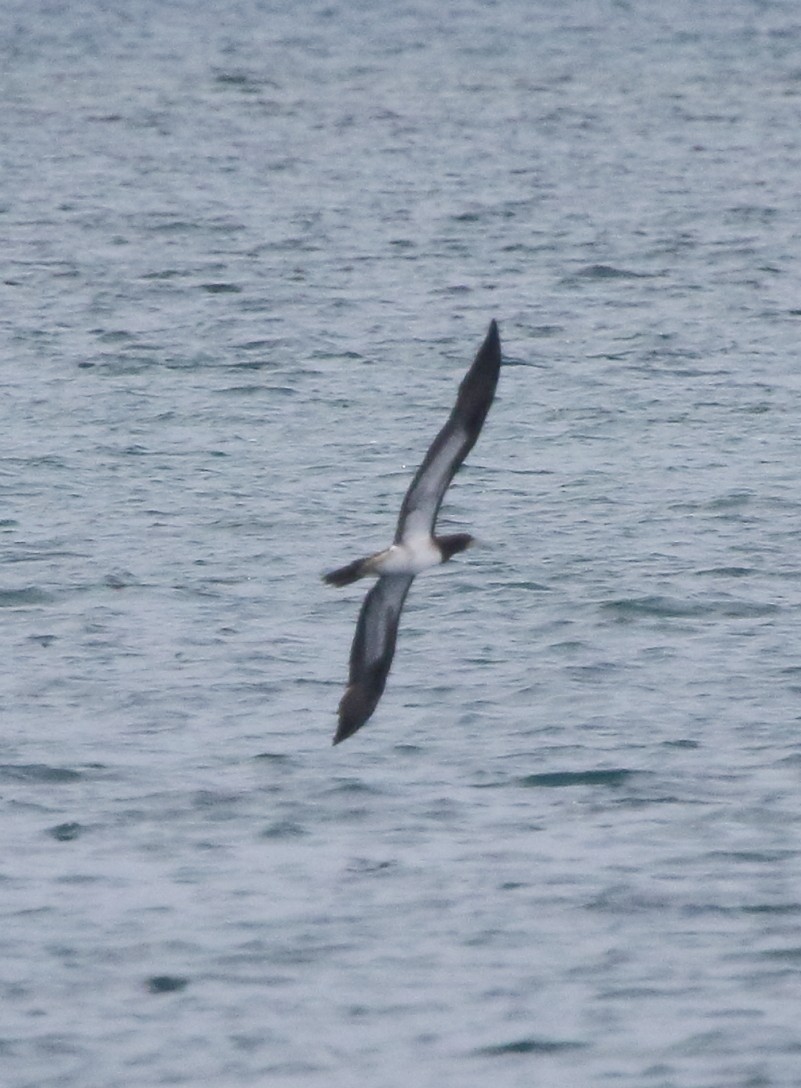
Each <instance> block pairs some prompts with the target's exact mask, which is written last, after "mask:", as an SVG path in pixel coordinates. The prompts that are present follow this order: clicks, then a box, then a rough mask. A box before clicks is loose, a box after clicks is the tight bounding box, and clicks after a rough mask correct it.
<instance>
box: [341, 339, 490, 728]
mask: <svg viewBox="0 0 801 1088" xmlns="http://www.w3.org/2000/svg"><path fill="white" fill-rule="evenodd" d="M500 368H501V338H500V335H499V333H498V326H497V324H496V322H495V321H492V322H490V327H489V331H488V332H487V335H486V338H485V340H484V343H483V344H482V345H481V347H480V348H479V350H478V354H477V355H476V357H475V359H474V361H473V363H472V365H471V367H470V369H469V370H468V372H467V374H466V375H465V377H464V379H463V380H462V384H461V385H460V386H459V392H458V394H457V396H456V404H455V405H454V407H453V411H452V412H451V414H450V416H449V417H448V421H447V423H446V424H445V426H444V427H443V428H442V430H441V431H440V432H439V434H438V435H437V437H436V438H435V439H434V441H433V442H432V443H431V446H430V448H429V450H428V453H427V454H426V455H425V457H424V458H423V463H422V464H421V465H420V468H419V469H418V470H417V472H416V473H415V477H414V479H413V480H412V482H411V484H410V485H409V490H408V491H407V492H406V495H405V497H404V500H403V504H402V506H401V511H400V516H399V518H398V527H397V529H396V530H395V540H394V543H393V544H392V545H391V546H390V547H389V548H387V549H386V550H385V551H382V552H377V553H376V554H375V555H368V556H367V557H366V558H364V559H355V560H354V561H353V562H352V563H348V564H347V566H344V567H340V568H339V569H338V570H332V571H330V572H329V573H328V574H324V575H323V581H325V582H327V583H328V584H329V585H332V586H347V585H350V583H351V582H355V581H357V580H358V579H359V578H364V577H366V576H368V575H376V576H377V578H378V580H377V582H376V584H375V585H374V586H373V587H372V589H371V590H370V592H369V593H368V594H367V596H366V597H365V599H364V604H363V605H362V609H361V612H360V613H359V620H358V622H357V624H356V634H355V636H354V639H353V645H352V646H351V651H350V673H349V676H348V686H347V688H346V690H345V694H344V695H343V696H342V699H341V700H340V703H339V725H338V727H337V731H336V733H335V734H334V741H333V743H334V744H339V743H340V741H343V740H346V739H347V738H348V737H350V736H352V735H353V734H354V733H355V732H356V731H357V730H358V729H361V727H362V726H363V725H364V724H365V722H366V721H367V720H368V719H369V717H370V716H371V714H372V713H373V711H374V710H375V708H376V707H377V706H378V701H379V699H380V698H381V695H382V694H383V691H384V686H385V684H386V682H387V676H388V675H389V669H390V666H391V665H392V658H393V656H394V654H395V640H396V638H397V634H398V623H399V621H400V615H401V610H402V609H403V603H404V601H405V600H406V594H407V593H408V592H409V587H410V586H411V584H412V582H413V581H414V578H415V576H416V575H418V574H420V573H421V572H422V571H424V570H428V569H429V568H430V567H435V566H437V565H438V564H439V563H446V562H447V561H448V560H449V559H450V558H451V557H452V556H454V555H456V554H457V552H462V551H464V550H465V548H469V547H470V545H471V544H472V543H473V537H472V536H470V535H469V533H453V534H451V535H449V536H435V535H434V523H435V522H436V520H437V514H438V513H439V508H440V505H441V503H442V499H443V497H444V495H445V492H446V491H447V489H448V485H449V484H450V482H451V480H452V479H453V477H454V474H455V473H456V470H457V469H458V468H459V466H460V465H461V463H462V462H463V461H464V459H465V457H466V456H467V455H468V453H469V452H470V450H471V449H472V448H473V446H474V445H475V444H476V440H477V439H478V436H479V434H480V433H481V428H482V426H483V425H484V420H485V419H486V418H487V412H489V410H490V405H491V404H492V401H493V398H494V396H495V388H496V386H497V384H498V375H499V373H500Z"/></svg>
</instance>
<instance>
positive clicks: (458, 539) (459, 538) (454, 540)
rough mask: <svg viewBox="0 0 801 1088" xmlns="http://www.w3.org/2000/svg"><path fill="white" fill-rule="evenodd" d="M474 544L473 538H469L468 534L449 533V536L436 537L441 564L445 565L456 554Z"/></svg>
mask: <svg viewBox="0 0 801 1088" xmlns="http://www.w3.org/2000/svg"><path fill="white" fill-rule="evenodd" d="M475 542H476V541H475V537H472V536H470V534H469V533H451V534H450V535H449V536H438V537H437V545H438V547H439V550H440V551H441V552H442V562H443V563H447V562H448V560H449V559H450V558H451V557H452V556H454V555H456V554H457V552H463V551H464V550H465V549H466V548H469V547H470V545H471V544H475Z"/></svg>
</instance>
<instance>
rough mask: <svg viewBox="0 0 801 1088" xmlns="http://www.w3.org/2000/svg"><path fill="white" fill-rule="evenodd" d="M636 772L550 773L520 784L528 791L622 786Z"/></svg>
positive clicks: (527, 777) (524, 779)
mask: <svg viewBox="0 0 801 1088" xmlns="http://www.w3.org/2000/svg"><path fill="white" fill-rule="evenodd" d="M634 773H635V772H634V771H629V770H626V769H625V768H624V767H613V768H610V769H609V770H606V771H550V772H545V773H543V774H527V775H524V776H523V777H522V778H519V779H518V780H517V781H518V784H519V785H521V786H525V787H526V788H527V789H560V788H562V787H564V786H609V787H612V788H615V787H617V786H622V785H623V783H624V782H626V781H627V780H628V779H629V778H631V776H632V775H633V774H634Z"/></svg>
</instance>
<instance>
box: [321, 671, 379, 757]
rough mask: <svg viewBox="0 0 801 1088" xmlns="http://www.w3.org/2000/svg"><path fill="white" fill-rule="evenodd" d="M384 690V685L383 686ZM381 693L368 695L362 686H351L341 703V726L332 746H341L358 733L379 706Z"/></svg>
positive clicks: (338, 727) (376, 692)
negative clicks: (344, 741)
mask: <svg viewBox="0 0 801 1088" xmlns="http://www.w3.org/2000/svg"><path fill="white" fill-rule="evenodd" d="M381 688H382V690H383V684H382V685H381ZM380 698H381V691H375V692H373V693H372V695H370V694H368V693H367V691H366V690H365V688H364V687H363V686H362V685H360V684H351V685H350V686H349V687H347V688H346V689H345V694H344V695H343V696H342V698H341V699H340V702H339V725H338V726H337V731H336V733H335V734H334V739H333V740H332V742H331V743H332V744H341V743H342V741H343V740H347V739H348V737H352V736H353V734H354V733H356V732H358V731H359V730H360V729H361V727H362V726H363V725H364V723H365V722H366V721H367V719H368V718H369V717H370V715H371V714H372V713H373V711H374V710H375V708H376V706H377V705H378V700H379V699H380Z"/></svg>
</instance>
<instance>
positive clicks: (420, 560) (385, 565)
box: [370, 533, 442, 574]
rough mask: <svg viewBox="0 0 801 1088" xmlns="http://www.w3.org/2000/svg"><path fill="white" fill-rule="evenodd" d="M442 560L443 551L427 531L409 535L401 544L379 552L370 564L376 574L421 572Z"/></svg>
mask: <svg viewBox="0 0 801 1088" xmlns="http://www.w3.org/2000/svg"><path fill="white" fill-rule="evenodd" d="M441 562H442V553H441V552H440V550H439V548H438V547H437V545H436V544H435V543H434V541H433V539H432V538H431V537H430V536H429V535H428V534H427V533H426V534H420V535H419V536H411V537H408V538H406V539H404V541H403V543H401V544H393V545H392V547H391V548H387V550H386V551H384V552H379V554H378V555H376V556H375V557H374V558H373V560H372V562H371V564H370V565H371V567H372V569H373V570H374V571H375V573H376V574H421V573H422V572H423V571H424V570H429V569H430V568H431V567H436V566H437V565H438V564H439V563H441Z"/></svg>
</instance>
